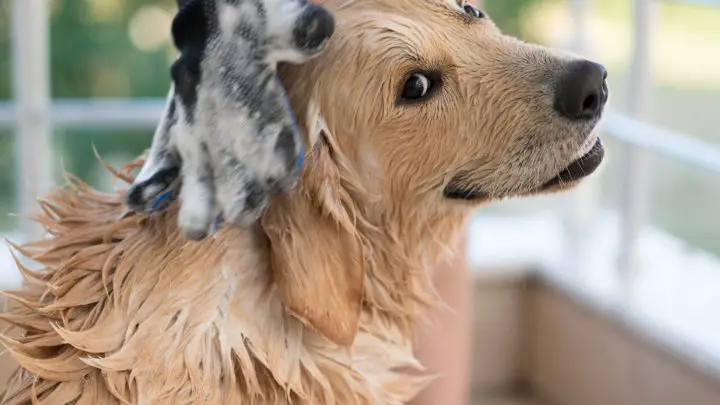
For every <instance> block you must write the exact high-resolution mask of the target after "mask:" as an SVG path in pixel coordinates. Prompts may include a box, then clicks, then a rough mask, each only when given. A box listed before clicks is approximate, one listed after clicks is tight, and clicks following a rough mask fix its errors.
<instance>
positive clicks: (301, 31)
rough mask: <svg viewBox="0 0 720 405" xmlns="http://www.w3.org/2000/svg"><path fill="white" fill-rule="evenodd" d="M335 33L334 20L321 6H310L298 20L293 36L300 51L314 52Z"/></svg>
mask: <svg viewBox="0 0 720 405" xmlns="http://www.w3.org/2000/svg"><path fill="white" fill-rule="evenodd" d="M334 31H335V19H334V18H333V16H332V15H331V14H330V13H329V12H328V11H327V10H326V9H325V8H324V7H322V6H318V5H314V4H311V5H309V6H307V8H306V9H305V11H304V12H303V13H302V15H301V16H300V18H299V19H298V21H297V23H296V25H295V30H294V33H293V34H294V35H295V41H296V43H297V45H298V47H299V48H300V49H306V50H314V49H316V48H318V47H319V46H320V45H322V44H323V42H325V41H326V40H328V39H330V37H331V36H332V34H333V32H334Z"/></svg>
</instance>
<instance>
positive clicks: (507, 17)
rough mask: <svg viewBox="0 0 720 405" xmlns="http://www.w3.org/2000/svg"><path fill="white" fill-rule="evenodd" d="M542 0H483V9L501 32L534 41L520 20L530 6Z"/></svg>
mask: <svg viewBox="0 0 720 405" xmlns="http://www.w3.org/2000/svg"><path fill="white" fill-rule="evenodd" d="M541 1H542V0H485V10H486V11H487V13H488V15H489V16H490V17H492V19H493V20H494V21H495V23H496V24H497V25H498V27H500V29H502V31H503V33H505V34H507V35H513V36H516V37H519V38H522V39H524V40H526V41H535V40H537V38H534V36H533V35H532V33H531V32H526V31H525V30H523V27H522V24H521V20H522V17H523V15H524V14H525V12H526V11H527V10H528V9H530V7H532V6H534V5H535V4H537V3H539V2H541Z"/></svg>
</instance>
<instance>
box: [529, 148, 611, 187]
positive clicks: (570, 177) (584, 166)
mask: <svg viewBox="0 0 720 405" xmlns="http://www.w3.org/2000/svg"><path fill="white" fill-rule="evenodd" d="M604 157H605V147H604V146H603V143H602V140H601V139H600V138H597V140H596V141H595V144H594V145H593V147H592V148H590V150H589V151H588V152H587V153H585V154H584V155H582V156H581V157H580V158H578V159H576V160H574V161H573V162H571V163H570V164H569V165H568V166H567V167H565V168H564V169H563V170H561V171H560V173H558V175H557V176H555V177H553V178H552V179H550V180H549V181H548V182H546V183H545V184H543V185H542V187H540V189H539V190H538V191H541V192H542V191H546V190H549V189H553V188H556V187H557V186H560V187H561V188H565V187H564V186H571V185H573V184H575V183H576V182H577V181H579V180H582V179H584V178H585V177H587V176H589V175H591V174H593V172H595V170H597V168H598V167H600V163H602V161H603V158H604Z"/></svg>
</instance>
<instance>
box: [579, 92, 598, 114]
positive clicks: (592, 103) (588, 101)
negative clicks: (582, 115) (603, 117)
mask: <svg viewBox="0 0 720 405" xmlns="http://www.w3.org/2000/svg"><path fill="white" fill-rule="evenodd" d="M597 102H598V96H597V95H595V94H591V95H589V96H587V98H585V101H583V111H594V110H596V109H597Z"/></svg>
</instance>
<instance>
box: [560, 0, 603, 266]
mask: <svg viewBox="0 0 720 405" xmlns="http://www.w3.org/2000/svg"><path fill="white" fill-rule="evenodd" d="M568 6H569V11H570V16H571V18H572V26H573V30H572V34H571V35H572V37H571V38H570V41H569V43H568V47H569V48H570V51H572V52H573V53H576V54H579V55H582V56H584V57H590V56H589V55H588V54H590V53H591V52H592V50H591V49H589V41H588V38H587V37H588V35H587V29H588V24H589V21H588V15H589V8H590V2H589V0H570V2H569V3H568ZM599 189H600V184H599V180H598V176H597V175H596V176H591V177H590V178H588V179H586V180H585V181H584V182H583V184H582V185H581V186H580V187H578V188H577V189H576V190H574V191H573V192H572V193H571V194H570V195H569V196H568V197H569V201H568V202H569V207H568V211H567V214H566V223H565V231H566V232H565V234H566V236H567V240H568V243H567V244H566V249H567V250H568V251H567V252H566V258H567V261H568V263H567V264H568V265H569V266H570V268H569V269H570V270H572V271H575V272H579V271H581V270H582V266H583V263H584V260H585V249H586V248H587V246H588V245H589V243H588V239H587V234H588V232H591V231H592V229H593V219H594V218H595V217H596V215H597V213H598V211H599V210H598V199H599Z"/></svg>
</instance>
